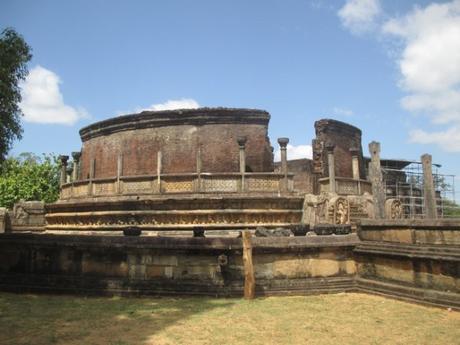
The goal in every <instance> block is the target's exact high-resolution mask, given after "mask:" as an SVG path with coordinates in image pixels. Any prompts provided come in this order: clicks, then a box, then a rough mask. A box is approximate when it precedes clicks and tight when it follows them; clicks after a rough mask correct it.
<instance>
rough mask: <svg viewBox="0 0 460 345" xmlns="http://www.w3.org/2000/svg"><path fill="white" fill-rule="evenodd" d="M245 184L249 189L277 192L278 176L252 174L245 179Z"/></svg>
mask: <svg viewBox="0 0 460 345" xmlns="http://www.w3.org/2000/svg"><path fill="white" fill-rule="evenodd" d="M247 186H248V190H249V191H266V192H269V191H272V192H277V191H278V190H279V178H278V177H265V176H264V177H257V176H252V177H250V178H248V179H247Z"/></svg>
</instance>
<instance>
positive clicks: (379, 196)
mask: <svg viewBox="0 0 460 345" xmlns="http://www.w3.org/2000/svg"><path fill="white" fill-rule="evenodd" d="M369 152H370V154H371V162H370V164H369V180H370V182H371V183H372V194H373V199H374V208H375V217H376V218H377V219H383V218H385V199H386V193H385V188H384V184H383V176H382V168H381V166H380V143H378V142H375V141H373V142H371V143H370V144H369ZM421 161H422V167H423V198H424V200H423V201H424V211H425V218H428V219H434V218H437V217H438V212H437V207H436V192H435V187H434V182H433V171H432V157H431V155H429V154H424V155H422V157H421Z"/></svg>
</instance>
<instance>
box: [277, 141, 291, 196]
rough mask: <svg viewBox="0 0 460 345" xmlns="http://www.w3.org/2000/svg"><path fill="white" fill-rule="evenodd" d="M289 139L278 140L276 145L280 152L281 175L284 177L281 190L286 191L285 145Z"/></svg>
mask: <svg viewBox="0 0 460 345" xmlns="http://www.w3.org/2000/svg"><path fill="white" fill-rule="evenodd" d="M288 143H289V138H278V144H279V145H280V150H281V173H282V174H283V175H284V179H283V184H282V189H283V190H284V191H287V189H288V176H287V174H288V166H287V144H288Z"/></svg>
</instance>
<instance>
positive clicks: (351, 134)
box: [312, 119, 366, 179]
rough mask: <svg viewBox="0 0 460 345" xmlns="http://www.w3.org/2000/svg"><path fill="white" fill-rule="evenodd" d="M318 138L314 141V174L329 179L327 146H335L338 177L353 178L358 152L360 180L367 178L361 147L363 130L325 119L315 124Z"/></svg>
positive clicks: (336, 173)
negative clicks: (353, 160)
mask: <svg viewBox="0 0 460 345" xmlns="http://www.w3.org/2000/svg"><path fill="white" fill-rule="evenodd" d="M315 132H316V138H315V139H314V140H313V145H312V146H313V165H314V172H315V173H316V174H318V175H319V177H327V176H329V174H328V158H327V150H326V146H327V145H333V146H334V158H335V175H336V176H337V177H349V178H352V177H353V168H352V166H353V165H352V156H353V152H355V151H357V156H358V163H359V176H358V178H361V179H364V178H365V177H366V175H365V172H364V164H363V149H362V146H361V130H360V129H359V128H356V127H354V126H352V125H349V124H348V123H345V122H341V121H337V120H331V119H323V120H319V121H316V122H315Z"/></svg>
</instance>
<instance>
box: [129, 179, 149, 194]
mask: <svg viewBox="0 0 460 345" xmlns="http://www.w3.org/2000/svg"><path fill="white" fill-rule="evenodd" d="M122 186H123V187H122V191H123V194H148V193H151V192H152V181H123V183H122Z"/></svg>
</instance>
